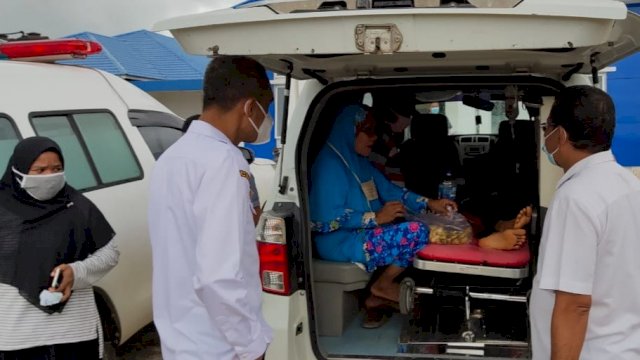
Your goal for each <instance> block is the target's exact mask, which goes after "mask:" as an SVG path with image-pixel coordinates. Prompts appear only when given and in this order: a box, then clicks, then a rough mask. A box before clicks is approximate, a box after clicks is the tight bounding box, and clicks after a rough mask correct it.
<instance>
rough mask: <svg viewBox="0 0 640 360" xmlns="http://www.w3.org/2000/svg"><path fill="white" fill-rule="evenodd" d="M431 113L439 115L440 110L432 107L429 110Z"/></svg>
mask: <svg viewBox="0 0 640 360" xmlns="http://www.w3.org/2000/svg"><path fill="white" fill-rule="evenodd" d="M431 113H432V114H440V108H439V107H432V108H431Z"/></svg>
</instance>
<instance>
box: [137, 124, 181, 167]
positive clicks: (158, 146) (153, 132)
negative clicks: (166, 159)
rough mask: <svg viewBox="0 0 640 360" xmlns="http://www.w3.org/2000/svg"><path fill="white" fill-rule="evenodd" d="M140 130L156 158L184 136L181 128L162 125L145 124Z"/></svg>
mask: <svg viewBox="0 0 640 360" xmlns="http://www.w3.org/2000/svg"><path fill="white" fill-rule="evenodd" d="M138 130H139V131H140V135H142V138H143V139H144V141H145V142H146V143H147V146H149V150H151V153H152V154H153V157H154V158H155V159H156V160H157V159H158V158H159V157H160V155H162V153H163V152H164V151H165V150H167V149H168V148H169V146H171V145H173V143H175V142H176V141H178V139H179V138H180V137H181V136H182V131H180V130H176V129H173V128H167V127H161V126H144V127H139V128H138Z"/></svg>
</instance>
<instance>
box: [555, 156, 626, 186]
mask: <svg viewBox="0 0 640 360" xmlns="http://www.w3.org/2000/svg"><path fill="white" fill-rule="evenodd" d="M609 161H616V159H615V157H614V156H613V153H612V152H611V150H607V151H601V152H597V153H595V154H593V155H589V156H587V157H586V158H584V159H582V160H580V161H578V162H577V163H575V164H574V165H573V166H572V167H571V168H570V169H569V171H567V172H566V173H565V174H564V175H563V176H562V178H560V182H558V186H557V188H556V189H559V188H560V187H561V186H562V185H563V184H564V183H566V182H567V181H569V179H571V178H572V177H574V176H575V175H577V174H579V173H580V172H582V171H584V170H586V169H587V168H590V167H591V166H594V165H597V164H601V163H605V162H609Z"/></svg>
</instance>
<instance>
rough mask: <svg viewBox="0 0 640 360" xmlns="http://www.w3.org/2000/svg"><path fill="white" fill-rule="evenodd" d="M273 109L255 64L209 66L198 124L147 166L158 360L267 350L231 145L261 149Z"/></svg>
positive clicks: (243, 184)
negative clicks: (159, 348)
mask: <svg viewBox="0 0 640 360" xmlns="http://www.w3.org/2000/svg"><path fill="white" fill-rule="evenodd" d="M272 100H273V94H272V92H271V87H270V84H269V79H268V78H267V76H266V73H265V69H264V68H263V67H262V65H260V64H259V63H257V62H255V61H254V60H251V59H249V58H245V57H237V56H220V57H216V58H215V59H213V60H212V61H211V63H210V64H209V67H208V68H207V71H206V74H205V79H204V104H203V112H202V115H201V117H200V120H196V121H194V122H193V123H192V124H191V126H190V127H189V130H188V131H187V133H186V134H185V135H184V136H182V138H180V139H179V140H178V141H177V142H176V143H175V144H174V145H173V146H171V147H170V148H169V149H168V150H167V151H166V152H165V153H164V154H163V155H162V156H161V157H160V159H159V160H158V162H157V163H156V166H155V168H154V171H153V174H152V177H151V191H150V201H149V233H150V237H151V246H152V250H153V312H154V321H155V325H156V327H157V329H158V332H159V334H160V340H161V345H162V357H163V359H164V360H205V359H206V360H213V359H215V360H232V359H233V360H235V359H250V360H253V359H261V358H263V354H264V353H265V351H266V348H267V345H268V344H269V343H270V341H271V337H272V333H271V329H270V328H269V326H268V325H267V324H266V323H265V321H264V319H263V317H262V314H261V296H262V288H261V281H260V278H259V259H258V251H257V247H256V242H255V241H256V234H255V227H254V223H253V218H252V205H251V201H250V198H249V178H250V175H249V166H248V164H247V161H246V160H245V159H244V158H243V156H242V153H241V152H240V150H239V149H238V148H237V147H236V145H237V144H238V143H240V142H254V143H261V142H265V140H267V141H268V140H269V136H270V132H271V126H272V123H273V121H272V119H271V118H270V116H268V114H267V113H266V111H265V109H268V107H269V104H270V103H271V101H272Z"/></svg>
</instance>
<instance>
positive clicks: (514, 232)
mask: <svg viewBox="0 0 640 360" xmlns="http://www.w3.org/2000/svg"><path fill="white" fill-rule="evenodd" d="M526 241H527V232H526V230H524V229H508V230H505V231H501V232H495V233H493V234H491V235H489V236H487V237H484V238H482V239H480V241H479V242H478V245H480V247H482V248H486V249H498V250H517V249H519V248H521V247H522V245H524V243H525V242H526Z"/></svg>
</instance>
